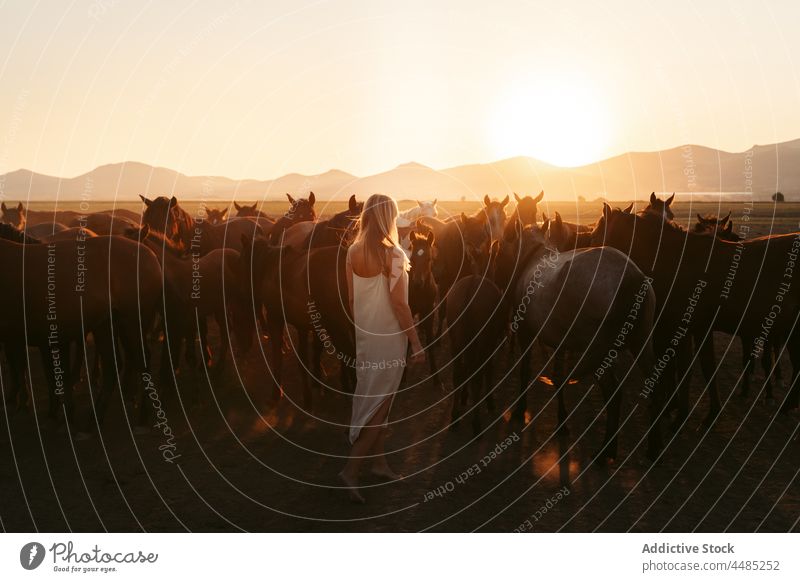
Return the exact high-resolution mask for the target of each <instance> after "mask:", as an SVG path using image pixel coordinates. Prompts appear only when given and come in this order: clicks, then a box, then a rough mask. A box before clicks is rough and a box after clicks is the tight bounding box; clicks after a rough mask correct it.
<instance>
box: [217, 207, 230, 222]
mask: <svg viewBox="0 0 800 582" xmlns="http://www.w3.org/2000/svg"><path fill="white" fill-rule="evenodd" d="M227 214H228V208H223V209H222V210H221V211H220V213H219V217H220V220H221V219H223V218H225V216H226V215H227Z"/></svg>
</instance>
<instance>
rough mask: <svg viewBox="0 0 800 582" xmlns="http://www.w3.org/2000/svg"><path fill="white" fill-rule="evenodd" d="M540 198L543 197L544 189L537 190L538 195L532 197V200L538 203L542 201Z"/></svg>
mask: <svg viewBox="0 0 800 582" xmlns="http://www.w3.org/2000/svg"><path fill="white" fill-rule="evenodd" d="M542 198H544V190H542V191H541V192H539V195H538V196H537V197H536V198H534V199H533V201H534V202H536V203H537V204H538V203H539V202H541V201H542Z"/></svg>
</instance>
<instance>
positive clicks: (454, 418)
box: [449, 350, 467, 431]
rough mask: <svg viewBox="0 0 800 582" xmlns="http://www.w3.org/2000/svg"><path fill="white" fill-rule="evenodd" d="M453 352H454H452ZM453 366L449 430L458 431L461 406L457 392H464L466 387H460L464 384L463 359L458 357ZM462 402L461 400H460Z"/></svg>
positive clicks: (459, 395)
mask: <svg viewBox="0 0 800 582" xmlns="http://www.w3.org/2000/svg"><path fill="white" fill-rule="evenodd" d="M454 351H455V350H454ZM451 366H453V408H452V411H451V413H450V427H449V428H450V430H451V431H454V430H456V429H458V422H459V420H460V419H461V404H460V403H459V399H462V398H461V393H459V390H461V391H466V389H467V388H466V386H462V384H463V383H464V357H463V355H462V356H458V357H457V358H456V359H454V360H453V362H452V363H451ZM462 400H463V399H462Z"/></svg>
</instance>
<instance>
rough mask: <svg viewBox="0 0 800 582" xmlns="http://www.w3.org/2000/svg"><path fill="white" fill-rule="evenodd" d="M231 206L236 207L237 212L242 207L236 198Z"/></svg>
mask: <svg viewBox="0 0 800 582" xmlns="http://www.w3.org/2000/svg"><path fill="white" fill-rule="evenodd" d="M233 207H234V208H235V209H236V211H237V212H238V211H239V210H241V209H242V207H241V206H239V203H238V202H236V200H234V201H233Z"/></svg>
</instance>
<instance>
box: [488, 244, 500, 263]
mask: <svg viewBox="0 0 800 582" xmlns="http://www.w3.org/2000/svg"><path fill="white" fill-rule="evenodd" d="M499 252H500V241H499V240H497V239H495V240H493V241H492V246H491V247H490V248H489V256H490V257H491V258H492V259H494V258H496V257H497V253H499Z"/></svg>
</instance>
